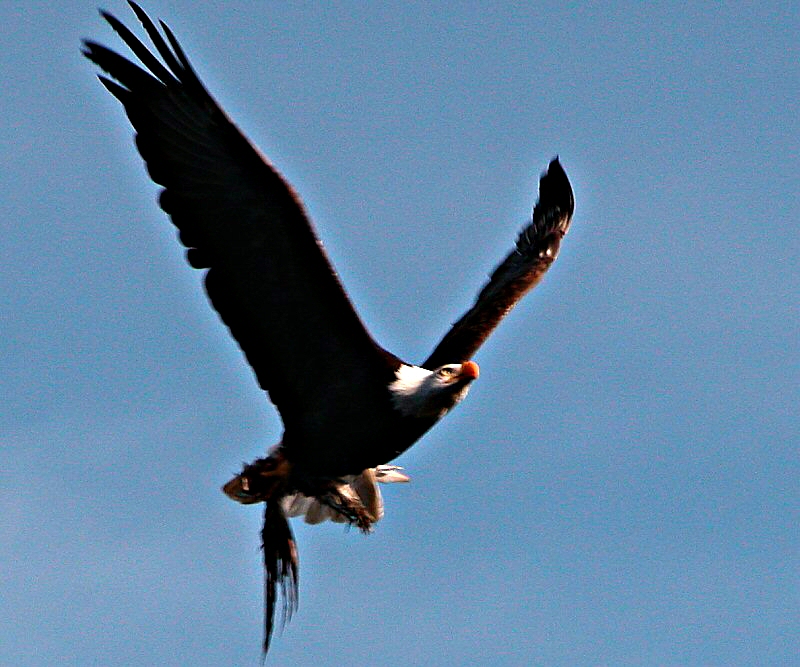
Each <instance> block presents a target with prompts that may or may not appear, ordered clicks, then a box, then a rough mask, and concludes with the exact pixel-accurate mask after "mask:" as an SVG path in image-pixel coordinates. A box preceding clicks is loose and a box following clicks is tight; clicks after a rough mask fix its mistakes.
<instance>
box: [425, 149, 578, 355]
mask: <svg viewBox="0 0 800 667" xmlns="http://www.w3.org/2000/svg"><path fill="white" fill-rule="evenodd" d="M574 208H575V201H574V199H573V196H572V187H571V186H570V184H569V179H568V178H567V175H566V174H565V173H564V169H563V168H562V167H561V163H560V162H559V161H558V158H555V159H553V161H552V162H550V165H549V166H548V168H547V171H546V172H545V173H544V174H543V175H542V178H541V180H540V181H539V201H538V202H536V206H535V207H534V209H533V220H532V221H531V224H529V225H528V226H527V227H525V229H523V230H522V232H521V233H520V235H519V238H518V239H517V245H516V247H515V248H514V250H512V251H511V253H510V254H509V255H508V257H506V258H505V260H503V262H502V263H501V264H500V265H499V266H498V267H497V268H496V269H495V270H494V272H493V273H492V276H491V278H489V282H488V283H487V284H486V286H485V287H484V288H483V289H482V290H481V292H480V294H478V298H477V299H476V301H475V305H474V306H472V308H470V309H469V310H468V311H467V312H466V313H465V314H464V316H463V317H462V318H461V319H460V320H458V322H456V323H455V324H454V325H453V326H452V328H451V329H450V331H448V332H447V334H446V335H445V337H444V338H443V339H442V340H441V342H440V343H439V344H438V345H437V346H436V349H435V350H434V351H433V352H432V353H431V355H430V356H429V357H428V358H427V359H426V360H425V362H424V363H423V364H422V365H423V367H424V368H430V369H433V368H437V367H438V366H441V365H442V364H450V363H459V362H463V361H466V360H468V359H470V358H471V357H472V355H473V354H475V352H476V350H477V349H478V348H479V347H480V346H481V345H482V344H483V342H484V341H485V340H486V338H487V337H488V336H489V334H490V333H492V331H494V328H495V327H496V326H497V325H498V324H499V322H500V320H502V319H503V318H504V317H505V316H506V315H507V314H508V313H509V312H510V311H511V309H512V308H513V307H514V306H515V305H516V304H517V302H518V301H519V300H520V299H521V298H522V297H523V296H525V294H527V292H528V291H529V290H531V289H532V288H533V287H534V286H535V285H536V284H538V282H539V281H540V280H541V279H542V276H544V274H545V272H546V271H547V269H549V268H550V265H551V264H552V263H553V262H554V261H555V259H556V256H557V255H558V249H559V245H560V244H561V239H562V238H564V234H566V233H567V230H568V229H569V223H570V221H571V220H572V213H573V211H574Z"/></svg>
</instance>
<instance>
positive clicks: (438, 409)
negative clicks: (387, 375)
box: [389, 361, 479, 419]
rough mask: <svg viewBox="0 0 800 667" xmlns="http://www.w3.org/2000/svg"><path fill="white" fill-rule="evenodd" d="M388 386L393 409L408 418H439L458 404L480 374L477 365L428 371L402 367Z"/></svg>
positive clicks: (447, 366)
mask: <svg viewBox="0 0 800 667" xmlns="http://www.w3.org/2000/svg"><path fill="white" fill-rule="evenodd" d="M395 375H396V376H397V379H396V380H395V381H394V382H392V384H390V385H389V391H390V392H391V394H392V402H393V403H394V406H395V408H397V409H398V410H399V411H400V412H401V413H403V414H404V415H406V416H409V417H433V418H434V419H441V418H442V417H444V416H445V415H446V414H447V413H448V412H449V411H450V409H451V408H453V407H454V406H455V405H456V404H457V403H458V402H459V401H461V400H462V399H463V398H464V397H465V396H466V395H467V392H468V391H469V386H470V384H472V382H473V380H476V379H477V377H478V375H479V369H478V364H476V363H475V362H474V361H465V362H464V363H463V364H445V365H444V366H439V368H437V369H436V370H433V371H429V370H428V369H427V368H421V367H419V366H409V365H407V364H402V365H401V366H400V368H398V369H397V371H396V373H395Z"/></svg>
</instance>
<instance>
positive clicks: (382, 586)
mask: <svg viewBox="0 0 800 667" xmlns="http://www.w3.org/2000/svg"><path fill="white" fill-rule="evenodd" d="M447 4H448V8H447V9H444V8H443V7H444V4H442V5H441V6H438V7H434V6H432V5H429V4H416V3H398V4H380V5H379V4H378V3H375V4H370V5H366V4H361V3H336V4H324V5H323V4H321V3H303V4H296V3H287V2H280V3H277V2H252V1H247V2H242V1H239V2H237V1H226V2H196V1H191V2H190V1H188V0H185V1H177V0H176V1H174V2H168V1H167V0H149V1H148V2H146V3H145V5H144V6H145V8H146V9H147V10H148V11H149V12H150V14H151V15H152V16H154V17H160V18H163V19H165V20H166V21H167V23H169V25H170V26H171V27H172V28H173V29H174V30H175V31H176V33H177V34H178V36H179V38H180V39H181V40H182V43H183V45H184V47H185V49H186V51H187V53H188V54H189V56H190V57H191V58H192V60H193V62H194V64H195V66H196V68H197V70H198V71H199V73H200V76H201V78H203V80H204V81H205V83H206V84H207V85H208V86H209V88H210V89H211V91H212V92H213V94H214V95H215V96H216V97H217V98H218V100H219V101H220V102H221V103H222V105H223V106H224V107H225V108H226V109H227V110H228V112H229V113H230V114H231V116H232V117H233V118H234V119H235V120H236V121H237V122H238V123H239V125H240V126H241V127H242V128H243V129H244V131H245V132H246V133H247V134H248V135H249V136H250V137H251V139H253V140H254V142H255V143H256V144H258V145H259V146H260V147H261V148H262V150H263V151H264V152H265V153H266V154H267V155H269V156H270V158H271V159H272V160H273V162H274V163H275V164H276V165H277V166H278V167H279V168H280V169H281V170H282V171H283V172H284V174H285V175H286V176H287V177H288V178H289V179H290V181H291V182H292V183H293V184H294V185H295V187H296V188H297V189H298V191H299V192H300V194H301V195H302V196H303V198H304V200H305V203H306V205H307V207H308V209H309V211H310V213H311V215H312V217H313V219H314V220H315V222H316V224H317V227H318V231H319V233H320V235H321V237H322V238H323V239H324V242H325V244H326V246H327V248H328V250H329V252H330V254H331V256H332V258H333V261H334V263H335V265H336V267H337V269H338V270H339V272H340V274H341V275H342V278H343V280H344V282H345V285H346V286H347V288H348V290H349V292H350V294H351V296H352V297H353V299H354V301H355V302H356V304H357V306H358V309H359V311H360V313H361V314H362V316H363V317H364V319H365V321H366V322H367V324H368V326H369V327H370V329H371V330H372V332H373V333H374V334H375V336H376V337H377V339H378V340H379V341H380V342H381V343H382V344H383V345H385V346H386V347H387V348H389V349H391V350H392V351H394V352H396V353H397V354H399V355H400V356H402V357H404V358H405V359H407V360H409V361H417V362H418V361H421V360H422V359H424V357H425V356H426V355H427V354H428V352H429V351H430V350H431V349H432V347H433V346H434V344H435V343H436V342H437V341H438V339H439V337H440V336H441V335H442V334H443V333H444V331H445V330H446V329H447V327H448V325H449V323H450V322H451V321H453V320H455V319H456V318H457V317H458V316H459V315H460V314H461V313H462V312H463V311H464V310H465V309H466V308H467V307H468V305H469V304H470V303H471V300H472V298H473V297H474V295H475V293H476V292H477V290H478V288H479V287H480V286H481V284H482V283H483V281H484V279H485V276H486V274H487V273H488V272H489V271H490V270H491V269H492V268H493V266H494V265H495V264H496V263H497V262H498V261H499V260H500V258H501V257H503V256H504V255H505V253H506V252H508V250H509V249H510V248H511V244H512V243H513V241H514V239H515V237H516V234H517V232H518V231H519V229H520V228H521V227H522V225H523V224H524V223H525V221H526V220H527V219H528V217H529V215H530V209H531V206H532V204H533V201H534V200H535V195H536V185H537V180H538V176H539V173H540V172H541V170H542V169H543V168H544V167H545V165H546V164H547V161H548V160H549V159H550V158H551V157H553V155H555V154H559V155H560V156H561V159H562V161H563V164H564V166H565V168H566V170H567V173H568V174H569V176H570V178H571V179H572V182H573V184H574V189H575V196H576V202H577V208H576V215H575V219H574V222H573V226H572V230H571V231H570V234H569V235H568V237H567V238H566V240H565V242H564V244H563V247H562V253H561V257H560V259H559V260H558V262H557V263H556V264H555V266H554V268H553V269H552V270H551V272H550V273H549V274H548V275H547V277H546V279H545V281H544V283H543V284H542V285H541V286H540V287H539V288H538V289H537V290H536V291H535V292H534V293H532V294H531V295H529V297H528V298H527V299H526V300H525V301H524V302H523V303H522V304H521V306H520V307H519V308H518V309H517V310H516V311H514V313H513V314H512V315H511V316H510V317H509V318H508V319H507V320H506V321H505V322H504V323H503V325H502V326H501V327H500V329H499V330H498V331H497V332H496V333H495V335H494V336H493V337H492V338H491V339H490V341H489V343H488V344H487V345H486V346H485V347H484V348H483V349H482V350H481V351H480V352H479V354H478V355H477V357H476V359H477V361H478V362H479V363H480V364H481V369H482V374H481V378H480V381H479V382H477V383H476V384H475V386H474V387H473V389H472V392H471V394H470V397H469V400H468V401H466V402H465V403H464V404H462V405H461V406H460V407H459V408H458V409H457V410H456V411H455V412H454V413H453V414H452V415H451V416H450V417H449V418H448V419H446V420H445V421H444V422H443V423H442V424H440V425H439V426H438V427H437V428H436V429H434V430H433V431H432V432H431V433H430V434H429V435H428V436H427V437H426V438H425V439H424V440H423V441H422V442H421V443H419V444H418V445H417V446H416V447H414V448H413V449H412V450H411V451H409V452H408V453H407V454H405V455H404V456H403V457H401V459H399V463H400V464H402V465H404V466H405V467H406V468H407V470H408V472H409V473H410V475H411V476H412V478H413V482H412V484H410V485H407V486H395V487H393V488H389V489H385V496H386V501H387V516H386V518H385V520H384V521H383V522H382V523H381V524H379V525H378V527H377V530H376V532H375V534H374V535H372V536H370V537H363V536H361V535H359V534H358V533H357V532H355V531H349V532H348V531H346V530H344V529H343V528H342V527H341V526H332V525H325V526H318V527H306V526H304V525H302V524H301V525H295V529H296V532H297V537H298V540H299V547H300V558H301V591H300V594H301V600H300V611H299V613H298V614H297V616H296V617H295V619H294V620H293V621H292V623H291V624H290V625H289V626H288V628H287V629H286V631H285V632H284V633H283V635H282V636H277V637H276V639H275V641H274V645H273V649H272V652H271V654H270V660H269V664H275V665H290V664H295V665H333V664H358V665H378V664H381V665H483V664H492V665H526V664H541V665H569V666H574V665H726V666H728V665H753V664H759V665H787V664H796V662H795V660H796V659H797V655H798V654H799V653H800V534H799V533H798V530H799V529H798V526H799V525H800V492H799V490H798V489H799V488H800V487H799V482H798V479H800V458H799V457H798V451H797V448H798V431H800V429H798V421H799V420H798V416H797V403H798V379H800V378H799V377H798V375H799V373H798V361H800V354H798V352H799V350H798V333H800V327H799V326H798V323H799V322H798V309H797V296H798V293H799V290H800V284H799V283H800V280H799V279H798V275H799V272H798V268H799V267H798V259H797V258H798V255H800V235H798V219H799V218H800V201H799V200H798V196H797V190H798V183H800V141H798V138H799V137H800V124H799V123H798V115H799V114H798V97H799V95H798V93H800V66H799V65H798V62H800V53H799V52H798V51H799V48H798V45H799V44H800V42H798V34H800V9H798V5H797V4H796V3H788V2H787V3H770V2H766V3H765V2H759V3H727V4H725V5H724V6H723V5H717V4H716V3H714V4H712V3H689V4H686V3H681V4H680V6H679V5H678V4H677V3H660V4H659V3H655V4H652V3H651V4H648V5H647V7H646V8H645V7H644V3H615V7H616V8H615V9H613V10H611V9H598V8H597V6H596V5H594V4H587V5H581V4H575V3H564V2H545V3H536V4H535V5H530V6H528V7H527V8H522V6H521V4H517V3H513V4H512V3H508V4H505V3H502V2H501V3H496V2H495V3H447ZM95 7H96V0H91V1H86V2H82V1H81V2H78V1H75V2H66V3H65V2H62V3H53V2H49V1H48V2H27V3H24V4H23V3H12V2H3V3H2V4H0V23H2V25H3V26H4V28H3V36H2V40H3V48H2V59H3V60H2V76H3V81H4V84H3V94H2V95H1V96H0V106H1V107H2V118H3V120H2V123H3V125H2V128H1V131H2V144H0V145H2V151H3V159H2V167H1V169H2V178H1V179H0V224H2V226H3V234H2V243H0V262H2V271H1V273H0V275H1V277H0V290H1V291H0V297H1V298H2V306H1V307H0V322H1V324H0V330H1V332H2V335H0V364H1V365H0V378H2V381H0V401H2V411H1V412H0V447H1V449H0V475H1V480H2V496H1V500H0V502H1V503H2V505H1V506H0V528H1V530H2V537H1V538H0V558H1V559H2V567H0V570H1V571H2V572H1V573H0V577H1V578H2V593H1V594H0V636H2V638H3V639H2V642H0V663H1V664H4V665H6V664H7V665H18V666H23V665H54V664H63V665H68V664H80V665H90V664H97V665H162V664H165V665H184V664H192V665H256V664H258V661H259V651H260V641H261V627H262V625H261V624H262V616H261V615H262V611H261V605H262V598H261V582H262V572H261V564H260V554H259V550H258V530H259V527H260V523H261V516H260V509H259V508H252V507H251V508H243V507H241V506H238V505H236V504H234V503H232V502H230V501H228V500H227V499H226V498H225V497H224V496H223V495H222V494H221V493H220V491H219V487H220V485H221V484H222V483H223V482H225V481H226V479H227V478H228V476H229V474H230V473H232V472H234V471H236V470H237V469H238V467H239V465H240V463H241V462H242V461H245V460H250V459H252V458H255V457H256V456H258V455H260V454H261V453H263V451H264V450H265V448H266V447H268V446H269V445H271V444H273V443H274V442H276V441H277V440H278V438H279V436H280V423H279V420H278V418H277V415H276V413H275V411H274V410H273V409H272V408H271V407H270V406H269V405H268V404H267V403H266V402H265V400H264V396H263V395H262V394H261V392H260V391H259V390H258V389H257V387H256V384H255V382H254V378H253V377H252V374H251V372H250V370H249V368H248V367H247V366H246V364H245V362H244V360H243V357H242V356H241V354H240V352H239V351H238V349H237V347H236V346H235V344H234V343H233V342H232V340H231V339H230V338H229V337H228V335H227V332H226V330H225V329H224V327H223V326H221V324H220V323H219V321H218V318H217V316H216V314H215V313H214V312H213V311H212V310H211V309H210V308H209V307H208V305H207V303H206V299H205V296H204V294H203V293H202V291H201V289H200V275H199V274H198V273H196V272H192V271H191V270H190V269H189V268H187V266H186V265H185V264H184V260H183V254H182V251H181V249H180V247H179V245H178V243H177V242H176V241H175V238H174V237H175V235H174V230H173V228H172V226H171V225H170V224H169V223H168V221H167V219H166V216H165V215H164V214H163V213H162V212H161V211H160V210H159V209H158V208H157V206H156V204H155V197H156V192H157V189H156V187H155V186H153V185H152V184H151V183H150V181H149V179H148V178H147V176H146V174H145V172H144V170H143V168H142V165H141V163H140V160H139V157H138V155H137V154H136V153H135V151H134V148H133V145H132V142H131V136H132V132H131V130H130V128H129V126H128V123H127V120H126V119H125V117H124V115H123V112H122V109H121V108H120V107H119V105H118V104H117V103H116V101H115V100H113V99H112V98H111V96H109V95H108V94H107V93H106V92H105V91H104V90H103V89H102V87H101V86H100V85H99V84H98V83H97V82H96V81H95V80H94V77H93V69H94V68H93V67H92V66H91V65H90V64H89V63H88V61H84V60H83V58H82V57H81V56H80V53H79V42H78V40H79V38H80V37H91V38H94V39H97V40H99V41H101V42H104V43H106V44H109V45H111V46H114V47H115V48H118V47H120V46H121V42H120V41H119V40H118V39H117V38H116V36H115V35H114V34H113V32H112V31H111V29H110V28H109V27H108V26H106V25H105V24H104V23H103V22H102V21H101V20H100V19H99V17H98V15H97V13H96V9H95ZM105 7H106V8H107V9H109V10H111V11H112V12H113V13H115V14H116V15H117V16H118V17H120V18H122V19H124V21H125V22H126V23H128V25H131V26H132V27H137V29H138V26H136V25H135V22H136V21H135V17H134V16H133V15H132V13H131V12H130V11H129V10H128V7H127V5H125V4H124V3H123V2H121V1H118V0H109V1H108V3H106V4H105Z"/></svg>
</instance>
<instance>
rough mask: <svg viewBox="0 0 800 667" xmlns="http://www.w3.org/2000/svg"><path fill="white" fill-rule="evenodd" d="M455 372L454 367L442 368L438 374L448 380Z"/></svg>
mask: <svg viewBox="0 0 800 667" xmlns="http://www.w3.org/2000/svg"><path fill="white" fill-rule="evenodd" d="M455 370H456V369H455V368H453V367H452V366H442V367H441V368H440V369H439V370H438V371H437V372H436V373H437V375H439V377H443V378H448V377H450V376H451V375H452V374H453V373H455Z"/></svg>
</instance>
